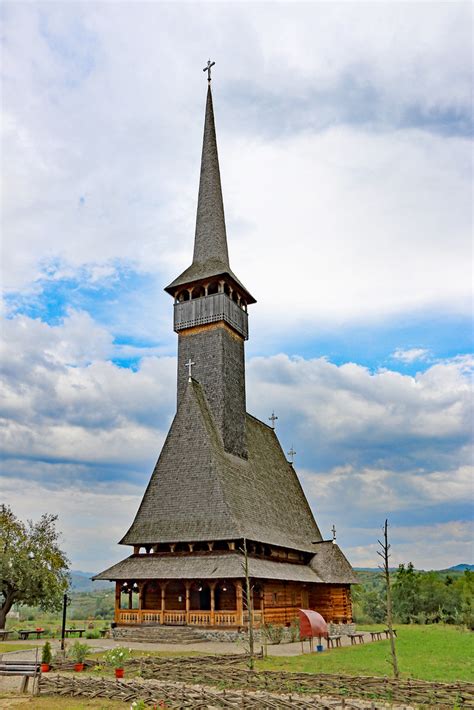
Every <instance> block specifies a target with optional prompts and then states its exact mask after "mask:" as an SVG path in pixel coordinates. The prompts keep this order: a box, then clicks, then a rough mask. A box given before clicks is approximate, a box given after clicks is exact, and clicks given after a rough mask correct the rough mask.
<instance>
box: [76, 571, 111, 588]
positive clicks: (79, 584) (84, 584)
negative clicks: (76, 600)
mask: <svg viewBox="0 0 474 710" xmlns="http://www.w3.org/2000/svg"><path fill="white" fill-rule="evenodd" d="M94 574H96V572H82V571H81V570H71V571H70V575H71V590H72V591H73V592H97V591H99V590H100V589H111V588H112V587H113V584H114V583H113V582H106V581H104V580H100V581H99V582H93V581H92V580H91V577H93V576H94Z"/></svg>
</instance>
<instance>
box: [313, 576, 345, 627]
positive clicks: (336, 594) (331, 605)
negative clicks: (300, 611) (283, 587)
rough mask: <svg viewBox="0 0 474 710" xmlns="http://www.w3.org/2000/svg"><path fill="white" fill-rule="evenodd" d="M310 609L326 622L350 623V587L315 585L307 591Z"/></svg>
mask: <svg viewBox="0 0 474 710" xmlns="http://www.w3.org/2000/svg"><path fill="white" fill-rule="evenodd" d="M309 606H310V609H314V610H315V611H318V612H319V613H320V614H321V615H322V616H323V617H324V618H325V619H326V621H333V622H341V623H350V622H351V621H352V603H351V592H350V586H349V585H348V584H346V585H337V584H315V585H312V586H311V587H310V590H309Z"/></svg>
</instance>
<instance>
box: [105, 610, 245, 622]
mask: <svg viewBox="0 0 474 710" xmlns="http://www.w3.org/2000/svg"><path fill="white" fill-rule="evenodd" d="M116 622H117V623H118V624H150V623H151V624H153V623H155V624H165V625H166V624H168V625H170V626H186V625H189V626H238V625H239V623H238V613H237V611H199V610H194V611H188V612H186V611H172V610H168V611H164V612H161V611H156V610H153V609H133V610H132V609H117V614H116Z"/></svg>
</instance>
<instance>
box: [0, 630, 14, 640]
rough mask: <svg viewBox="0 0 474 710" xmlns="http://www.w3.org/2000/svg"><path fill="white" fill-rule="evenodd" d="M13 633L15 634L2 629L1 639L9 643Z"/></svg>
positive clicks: (0, 632)
mask: <svg viewBox="0 0 474 710" xmlns="http://www.w3.org/2000/svg"><path fill="white" fill-rule="evenodd" d="M12 633H13V631H5V629H0V639H1V640H2V641H8V637H9V636H10V634H12Z"/></svg>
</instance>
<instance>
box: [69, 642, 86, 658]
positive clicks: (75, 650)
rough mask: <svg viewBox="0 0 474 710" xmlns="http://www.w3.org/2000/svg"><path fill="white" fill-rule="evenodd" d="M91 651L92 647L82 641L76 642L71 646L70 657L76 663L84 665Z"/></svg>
mask: <svg viewBox="0 0 474 710" xmlns="http://www.w3.org/2000/svg"><path fill="white" fill-rule="evenodd" d="M89 651H90V646H88V645H87V644H86V643H81V642H80V641H75V642H74V643H73V645H72V646H71V650H70V652H69V653H70V655H71V657H72V658H73V659H74V660H75V662H76V663H84V661H85V660H86V656H87V654H88V653H89Z"/></svg>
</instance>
